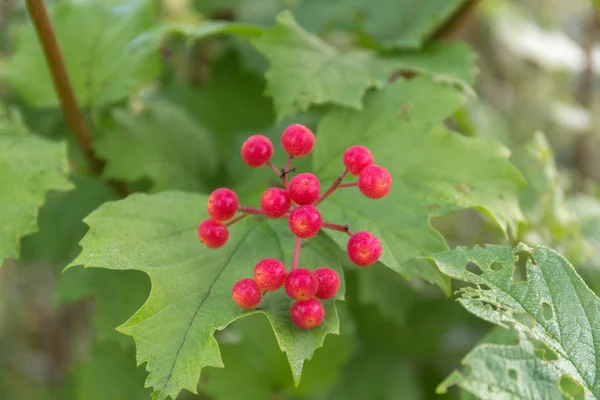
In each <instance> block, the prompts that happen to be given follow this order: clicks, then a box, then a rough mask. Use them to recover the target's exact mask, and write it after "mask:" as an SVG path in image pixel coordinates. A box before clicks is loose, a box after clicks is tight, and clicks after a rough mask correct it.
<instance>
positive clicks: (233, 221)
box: [225, 214, 250, 226]
mask: <svg viewBox="0 0 600 400" xmlns="http://www.w3.org/2000/svg"><path fill="white" fill-rule="evenodd" d="M248 215H250V214H242V215H240V216H239V217H236V218H234V219H232V220H231V221H229V222H227V223H226V224H225V226H230V225H233V224H235V223H236V222H238V221H240V220H242V219H244V218H246V217H247V216H248Z"/></svg>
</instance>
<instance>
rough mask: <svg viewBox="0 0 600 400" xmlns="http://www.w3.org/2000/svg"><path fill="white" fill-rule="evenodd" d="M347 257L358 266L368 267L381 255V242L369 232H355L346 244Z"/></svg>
mask: <svg viewBox="0 0 600 400" xmlns="http://www.w3.org/2000/svg"><path fill="white" fill-rule="evenodd" d="M346 250H347V251H348V257H350V260H352V262H353V263H354V264H356V265H358V266H359V267H368V266H369V265H373V264H375V263H376V262H377V260H379V257H381V252H382V247H381V242H380V241H379V239H377V237H376V236H375V235H373V234H372V233H370V232H366V231H363V232H357V233H355V234H354V235H352V237H350V240H348V245H347V246H346Z"/></svg>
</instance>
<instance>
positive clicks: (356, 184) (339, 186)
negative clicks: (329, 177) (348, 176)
mask: <svg viewBox="0 0 600 400" xmlns="http://www.w3.org/2000/svg"><path fill="white" fill-rule="evenodd" d="M355 186H358V182H350V183H342V184H340V185H338V189H340V188H345V187H355Z"/></svg>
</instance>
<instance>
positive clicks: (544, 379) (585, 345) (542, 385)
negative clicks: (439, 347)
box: [434, 245, 600, 399]
mask: <svg viewBox="0 0 600 400" xmlns="http://www.w3.org/2000/svg"><path fill="white" fill-rule="evenodd" d="M434 258H435V261H436V263H437V265H438V267H439V268H440V270H441V271H442V272H443V273H444V274H447V275H448V276H450V277H451V278H454V279H458V280H461V281H465V282H468V283H470V284H473V285H475V286H474V287H472V286H468V287H464V288H462V289H461V290H460V291H459V292H458V294H459V298H458V301H459V302H460V303H461V304H462V305H463V307H465V308H466V309H467V310H468V311H470V312H471V313H473V314H475V315H476V316H478V317H480V318H482V319H484V320H486V321H489V322H492V323H494V324H497V325H500V326H502V327H512V328H514V329H516V330H517V331H518V332H520V334H521V336H522V338H521V341H520V344H519V345H518V346H499V345H490V344H484V345H481V346H479V347H477V348H475V350H473V351H472V352H471V353H470V354H469V355H468V356H467V357H466V358H465V359H464V363H465V364H466V365H469V366H470V367H471V368H470V370H471V373H470V374H469V373H467V372H455V373H453V374H452V375H451V376H450V377H449V378H448V379H447V380H446V381H445V382H444V383H443V384H442V385H441V387H440V390H441V391H443V390H445V388H446V387H447V386H450V385H454V384H457V385H459V386H461V387H463V388H465V389H466V390H468V391H471V392H472V393H474V394H475V395H477V396H481V397H482V398H497V397H503V398H504V397H506V398H514V397H515V396H516V397H521V398H528V399H553V398H564V396H561V395H560V393H561V391H563V392H564V391H566V390H567V389H565V387H567V386H569V387H568V390H569V391H572V390H574V389H578V390H580V391H582V392H585V396H586V398H596V397H599V396H600V379H598V374H599V373H600V299H598V297H596V295H595V294H594V293H593V292H592V291H591V290H590V289H589V288H588V287H587V286H586V284H585V282H584V281H583V280H582V279H581V278H580V277H579V275H577V272H575V269H574V268H573V267H572V266H571V265H570V264H569V262H568V261H567V260H566V259H564V258H563V257H561V256H560V255H559V254H557V253H556V252H555V251H553V250H551V249H548V248H545V247H535V248H529V247H527V246H525V245H519V246H517V247H515V248H512V247H504V246H491V245H490V246H486V247H485V248H481V247H475V248H473V249H466V248H463V247H459V248H457V249H456V250H453V251H449V252H446V253H442V254H438V255H436V256H434ZM469 265H470V267H469V268H467V266H469ZM474 265H476V267H474ZM565 382H570V384H569V385H567V384H566V383H565Z"/></svg>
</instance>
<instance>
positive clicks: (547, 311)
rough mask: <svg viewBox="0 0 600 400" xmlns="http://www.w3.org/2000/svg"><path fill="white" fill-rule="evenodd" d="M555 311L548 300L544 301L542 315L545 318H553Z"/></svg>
mask: <svg viewBox="0 0 600 400" xmlns="http://www.w3.org/2000/svg"><path fill="white" fill-rule="evenodd" d="M553 315H554V312H553V311H552V306H551V305H550V304H548V303H546V302H543V303H542V316H543V317H544V319H545V320H549V319H552V316H553Z"/></svg>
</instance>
